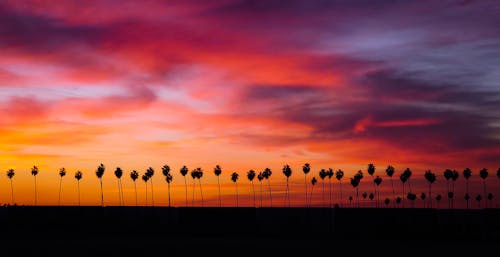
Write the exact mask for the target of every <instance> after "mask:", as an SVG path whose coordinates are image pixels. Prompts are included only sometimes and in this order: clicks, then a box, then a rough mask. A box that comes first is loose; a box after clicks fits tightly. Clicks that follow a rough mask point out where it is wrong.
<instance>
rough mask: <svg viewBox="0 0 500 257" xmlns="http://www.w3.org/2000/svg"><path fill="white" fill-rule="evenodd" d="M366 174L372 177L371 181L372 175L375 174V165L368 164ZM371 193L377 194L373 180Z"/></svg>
mask: <svg viewBox="0 0 500 257" xmlns="http://www.w3.org/2000/svg"><path fill="white" fill-rule="evenodd" d="M366 172H367V173H368V174H369V175H370V176H371V177H372V180H373V174H375V165H374V164H373V163H369V164H368V168H367V169H366ZM373 191H374V192H375V193H377V187H376V185H375V180H373Z"/></svg>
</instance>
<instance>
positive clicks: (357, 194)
mask: <svg viewBox="0 0 500 257" xmlns="http://www.w3.org/2000/svg"><path fill="white" fill-rule="evenodd" d="M356 201H357V202H358V208H359V207H360V205H359V189H358V187H356Z"/></svg>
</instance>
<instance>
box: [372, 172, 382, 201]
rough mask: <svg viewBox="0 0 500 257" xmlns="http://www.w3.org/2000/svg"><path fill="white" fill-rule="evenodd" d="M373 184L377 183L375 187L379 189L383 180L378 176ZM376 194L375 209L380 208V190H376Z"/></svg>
mask: <svg viewBox="0 0 500 257" xmlns="http://www.w3.org/2000/svg"><path fill="white" fill-rule="evenodd" d="M373 183H375V185H376V186H377V188H378V187H379V186H380V184H381V183H382V178H381V177H380V176H376V177H375V178H374V179H373ZM375 193H376V194H377V200H376V201H375V207H377V208H378V203H379V201H380V190H375Z"/></svg>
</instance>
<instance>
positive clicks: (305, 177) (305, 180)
mask: <svg viewBox="0 0 500 257" xmlns="http://www.w3.org/2000/svg"><path fill="white" fill-rule="evenodd" d="M304 185H305V187H306V192H305V194H306V207H307V206H308V205H307V174H305V173H304Z"/></svg>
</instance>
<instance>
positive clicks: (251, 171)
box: [247, 170, 255, 207]
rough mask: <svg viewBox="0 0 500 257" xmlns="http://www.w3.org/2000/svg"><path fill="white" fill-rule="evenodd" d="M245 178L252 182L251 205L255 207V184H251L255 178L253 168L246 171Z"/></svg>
mask: <svg viewBox="0 0 500 257" xmlns="http://www.w3.org/2000/svg"><path fill="white" fill-rule="evenodd" d="M247 178H248V180H249V181H250V183H251V184H252V190H253V207H255V186H254V184H253V179H254V178H255V170H249V171H248V172H247Z"/></svg>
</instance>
